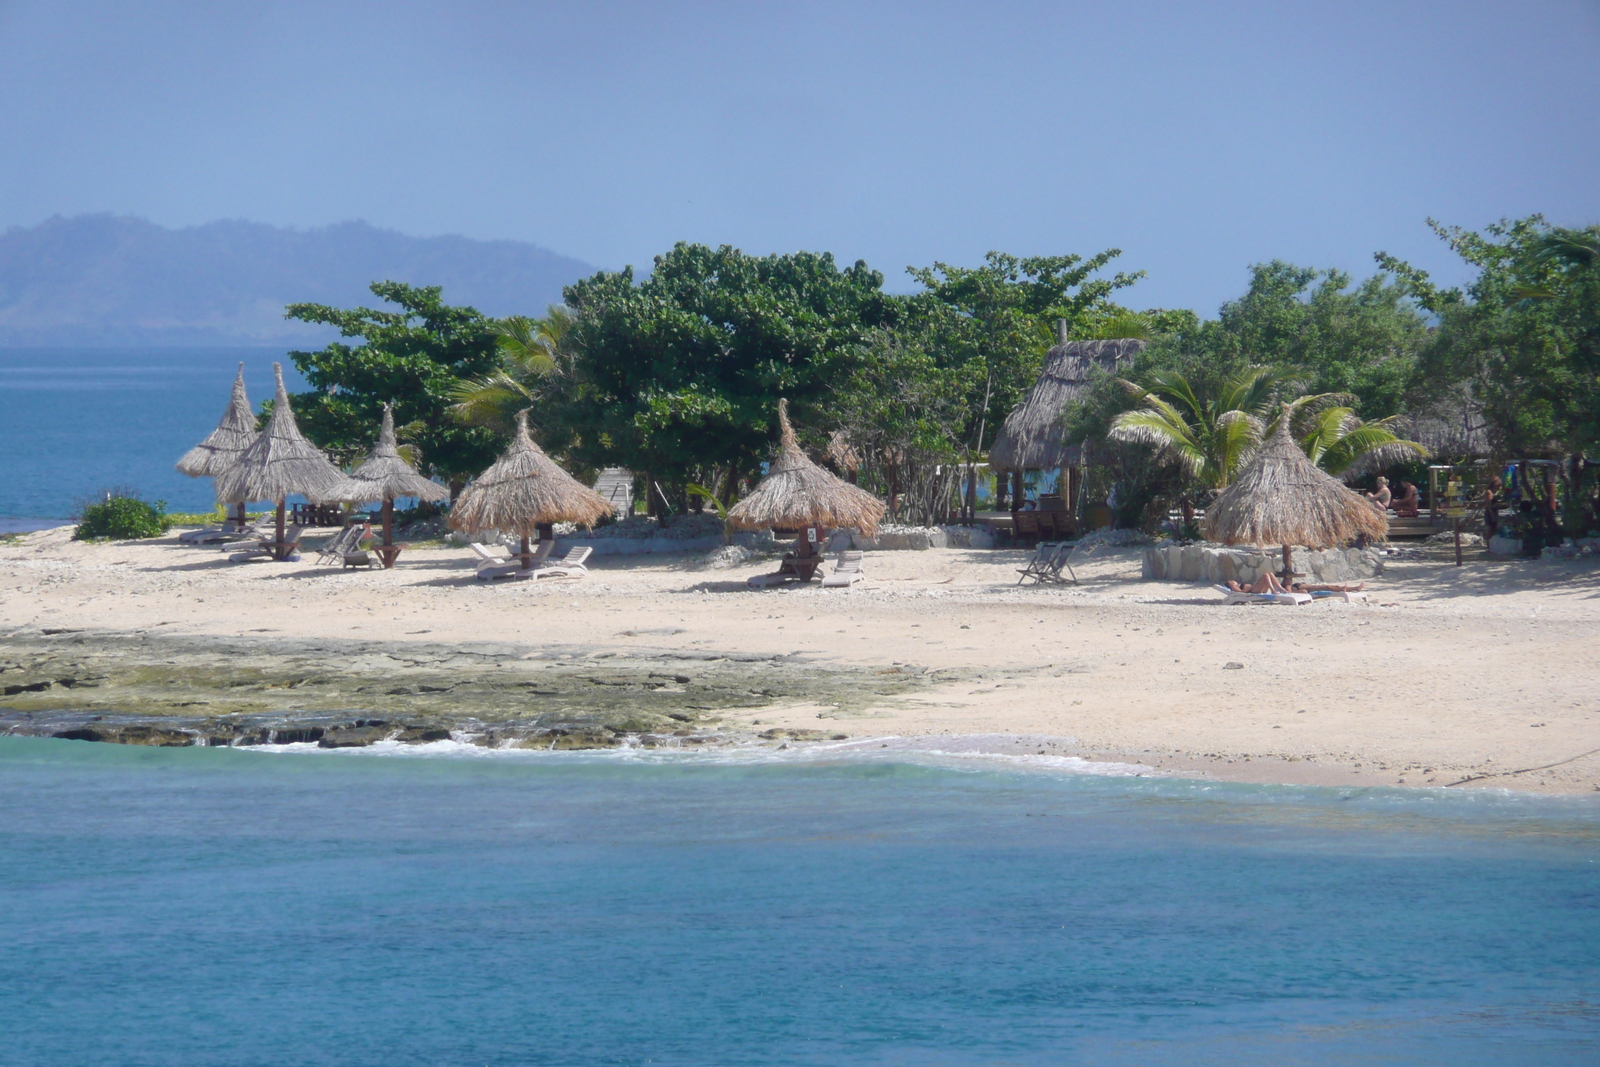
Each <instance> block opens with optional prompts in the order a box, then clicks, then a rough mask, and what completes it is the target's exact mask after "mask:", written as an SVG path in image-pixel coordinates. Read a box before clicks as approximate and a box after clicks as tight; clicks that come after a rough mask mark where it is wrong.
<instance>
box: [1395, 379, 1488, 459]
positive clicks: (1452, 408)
mask: <svg viewBox="0 0 1600 1067" xmlns="http://www.w3.org/2000/svg"><path fill="white" fill-rule="evenodd" d="M1398 421H1399V426H1400V431H1397V432H1401V436H1403V437H1407V438H1409V439H1411V440H1413V441H1415V442H1416V443H1417V444H1419V445H1422V446H1423V447H1424V448H1426V449H1427V450H1428V451H1429V452H1430V453H1431V454H1433V455H1434V456H1437V457H1439V458H1440V459H1445V460H1450V459H1484V458H1486V457H1488V456H1489V455H1491V453H1492V452H1493V443H1492V442H1491V441H1490V439H1489V420H1488V419H1487V418H1485V417H1484V414H1483V405H1482V404H1479V403H1478V402H1477V401H1476V400H1474V399H1473V398H1472V397H1471V396H1469V395H1467V394H1466V392H1465V391H1464V390H1462V391H1459V392H1457V394H1456V395H1453V396H1449V397H1445V398H1443V399H1440V400H1438V401H1435V402H1434V403H1432V404H1429V405H1428V406H1427V407H1424V408H1422V409H1421V410H1420V411H1416V412H1413V413H1411V414H1409V415H1406V416H1405V417H1404V418H1402V419H1400V420H1398Z"/></svg>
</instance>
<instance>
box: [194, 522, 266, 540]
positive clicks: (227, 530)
mask: <svg viewBox="0 0 1600 1067" xmlns="http://www.w3.org/2000/svg"><path fill="white" fill-rule="evenodd" d="M260 535H261V528H260V526H259V525H258V524H257V523H253V522H247V523H244V524H243V525H240V524H239V523H236V522H225V523H223V524H222V525H221V526H213V527H211V528H209V529H205V530H189V531H187V532H186V533H181V534H179V535H178V543H179V544H180V545H220V544H226V543H228V542H230V541H243V540H244V539H246V538H249V537H259V536H260Z"/></svg>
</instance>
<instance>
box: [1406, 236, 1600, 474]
mask: <svg viewBox="0 0 1600 1067" xmlns="http://www.w3.org/2000/svg"><path fill="white" fill-rule="evenodd" d="M1428 224H1429V225H1430V226H1432V227H1433V229H1434V231H1435V232H1436V233H1437V234H1439V236H1440V237H1441V238H1443V239H1444V240H1445V241H1447V242H1448V243H1449V245H1450V247H1451V248H1452V249H1453V250H1454V251H1455V252H1456V254H1457V255H1459V256H1460V257H1461V258H1462V259H1463V260H1465V261H1466V262H1467V263H1469V264H1471V265H1472V266H1473V267H1475V268H1477V271H1478V274H1477V277H1476V278H1474V279H1473V281H1472V282H1471V284H1469V285H1467V286H1466V287H1465V288H1450V289H1439V288H1437V287H1435V286H1434V285H1433V283H1432V281H1431V280H1430V279H1429V277H1428V275H1427V273H1426V272H1425V271H1421V270H1418V269H1416V268H1415V267H1412V266H1411V265H1410V264H1407V263H1405V262H1403V261H1401V260H1398V259H1395V258H1394V257H1393V256H1389V255H1387V254H1386V253H1382V252H1380V253H1379V254H1378V257H1377V259H1378V263H1379V264H1380V265H1381V266H1383V267H1384V268H1385V269H1386V270H1391V271H1393V272H1395V273H1396V274H1398V275H1399V276H1400V277H1401V278H1403V279H1404V280H1405V281H1406V283H1407V284H1408V285H1409V286H1410V287H1411V289H1412V291H1413V292H1415V293H1416V294H1417V298H1418V300H1419V301H1420V302H1421V303H1422V304H1423V306H1425V307H1427V308H1428V309H1429V310H1430V311H1433V312H1434V313H1435V314H1436V315H1438V317H1439V329H1438V334H1437V336H1436V338H1435V341H1434V343H1433V344H1432V345H1430V346H1429V348H1428V350H1427V352H1426V354H1425V356H1424V359H1423V362H1422V365H1421V367H1420V374H1419V378H1420V387H1421V389H1422V390H1423V391H1424V392H1442V391H1445V390H1447V389H1449V388H1450V387H1452V386H1453V385H1454V384H1455V383H1459V382H1463V381H1465V382H1470V383H1471V386H1472V393H1473V397H1474V399H1475V400H1476V401H1477V402H1478V403H1479V404H1481V405H1482V407H1483V411H1484V415H1485V416H1486V419H1487V421H1488V423H1489V425H1490V426H1491V427H1492V429H1493V432H1494V435H1495V437H1496V439H1497V440H1496V444H1497V445H1498V446H1499V448H1500V450H1502V451H1504V452H1506V453H1509V454H1514V455H1530V454H1532V455H1539V454H1551V453H1554V452H1570V453H1586V452H1589V453H1592V452H1594V451H1595V450H1596V449H1600V251H1597V249H1600V227H1595V226H1591V227H1588V228H1585V229H1563V228H1560V227H1553V226H1551V225H1549V224H1548V223H1547V222H1546V221H1545V220H1544V218H1543V217H1542V216H1540V215H1532V216H1529V217H1528V218H1525V219H1519V220H1516V221H1509V222H1508V221H1505V220H1502V221H1500V222H1498V223H1495V224H1494V225H1492V226H1488V227H1485V229H1484V232H1483V233H1476V232H1473V231H1469V230H1465V229H1462V228H1461V227H1457V226H1444V225H1441V224H1440V223H1438V222H1436V221H1434V220H1432V219H1429V220H1428Z"/></svg>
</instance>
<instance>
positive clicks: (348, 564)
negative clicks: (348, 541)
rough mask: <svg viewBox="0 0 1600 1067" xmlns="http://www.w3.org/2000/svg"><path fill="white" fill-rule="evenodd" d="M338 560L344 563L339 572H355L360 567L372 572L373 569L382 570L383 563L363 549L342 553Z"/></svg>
mask: <svg viewBox="0 0 1600 1067" xmlns="http://www.w3.org/2000/svg"><path fill="white" fill-rule="evenodd" d="M340 559H341V560H342V561H343V563H344V566H343V567H342V568H340V569H341V570H347V571H348V570H356V569H358V568H360V567H366V568H367V569H368V570H373V569H375V568H376V569H382V567H383V561H382V560H381V559H379V558H378V557H377V556H374V555H373V554H372V553H371V552H368V551H367V550H366V549H364V548H355V549H351V550H350V551H349V552H345V553H342V554H341V556H340Z"/></svg>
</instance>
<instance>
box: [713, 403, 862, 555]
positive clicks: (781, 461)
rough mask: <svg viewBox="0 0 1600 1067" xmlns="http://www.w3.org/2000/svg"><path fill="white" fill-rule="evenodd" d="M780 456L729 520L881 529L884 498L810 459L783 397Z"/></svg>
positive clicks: (761, 525) (749, 526)
mask: <svg viewBox="0 0 1600 1067" xmlns="http://www.w3.org/2000/svg"><path fill="white" fill-rule="evenodd" d="M778 426H779V428H780V433H781V441H780V444H779V446H778V458H777V459H775V460H773V461H772V464H771V466H769V467H768V468H767V476H766V477H765V478H763V479H761V484H760V485H758V486H756V488H755V491H754V492H752V493H751V494H750V495H749V496H747V497H745V498H744V499H743V500H741V501H739V503H737V504H735V505H734V506H733V508H732V509H731V510H730V511H729V512H728V521H729V522H730V523H732V524H733V525H734V526H736V527H738V528H739V529H742V530H760V529H766V528H769V527H773V526H776V527H779V528H780V529H790V530H792V529H795V528H798V527H802V526H822V527H824V528H835V529H837V528H839V527H844V526H853V527H855V528H856V529H858V530H860V531H861V533H862V534H863V535H864V536H866V537H871V536H872V535H873V534H875V533H877V532H878V520H879V519H881V518H883V513H884V512H885V511H886V510H887V508H886V506H885V505H884V503H883V501H881V500H879V499H878V498H877V497H875V496H873V495H872V494H871V493H869V492H867V491H866V490H865V489H858V488H857V487H855V486H853V485H850V484H849V483H847V482H843V481H840V480H839V479H838V478H836V477H835V476H834V475H832V474H830V473H828V472H827V471H825V470H823V469H822V468H821V467H819V466H817V465H816V464H815V463H813V462H811V460H810V459H808V458H807V457H806V454H805V452H803V451H801V449H800V444H799V442H797V441H796V440H795V437H794V427H792V426H790V425H789V402H788V401H787V400H779V401H778Z"/></svg>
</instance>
